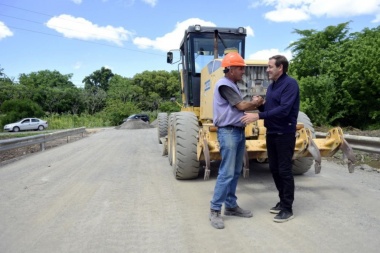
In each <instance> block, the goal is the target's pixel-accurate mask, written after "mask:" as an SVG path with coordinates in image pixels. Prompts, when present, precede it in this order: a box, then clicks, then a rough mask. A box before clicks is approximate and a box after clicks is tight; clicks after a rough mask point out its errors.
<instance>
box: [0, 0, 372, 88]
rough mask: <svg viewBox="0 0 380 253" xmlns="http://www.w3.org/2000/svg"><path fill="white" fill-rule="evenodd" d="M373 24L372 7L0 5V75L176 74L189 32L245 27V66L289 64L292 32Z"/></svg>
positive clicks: (312, 0)
mask: <svg viewBox="0 0 380 253" xmlns="http://www.w3.org/2000/svg"><path fill="white" fill-rule="evenodd" d="M344 22H350V24H349V28H350V32H360V31H362V30H363V29H365V28H370V29H371V28H374V27H378V26H379V25H380V0H229V1H227V0H218V1H214V0H191V1H188V0H0V69H3V73H4V74H6V76H7V77H9V78H12V79H14V81H16V82H17V81H18V77H19V75H20V74H30V73H32V72H38V71H42V70H50V71H58V72H60V73H61V74H63V75H67V74H72V75H73V76H72V78H71V79H70V80H71V81H72V82H73V83H74V84H75V85H76V86H78V87H83V83H82V80H83V79H84V78H85V77H86V76H89V75H91V74H92V73H93V72H95V71H97V70H100V69H101V68H102V67H106V68H109V69H111V70H112V72H113V73H114V74H118V75H121V76H123V77H129V78H132V77H133V76H134V75H136V74H139V73H142V72H144V71H159V70H166V71H171V70H177V69H178V66H177V65H170V64H167V63H166V52H168V51H169V50H172V49H178V48H179V45H180V42H181V40H182V38H183V35H184V31H185V30H186V29H187V28H188V27H189V26H190V25H195V24H200V25H203V26H218V27H236V28H237V27H245V28H246V30H247V38H246V55H245V58H246V59H257V60H267V59H268V58H269V57H270V56H273V55H275V54H283V55H285V56H286V57H287V58H288V59H289V60H291V58H292V54H291V51H290V49H289V48H288V46H289V44H290V43H292V42H294V41H297V40H298V39H300V38H301V37H300V36H299V35H298V34H296V33H295V32H294V31H295V30H296V29H297V30H310V29H313V30H316V31H322V30H324V29H325V28H326V27H327V26H330V25H333V26H336V25H338V24H340V23H344Z"/></svg>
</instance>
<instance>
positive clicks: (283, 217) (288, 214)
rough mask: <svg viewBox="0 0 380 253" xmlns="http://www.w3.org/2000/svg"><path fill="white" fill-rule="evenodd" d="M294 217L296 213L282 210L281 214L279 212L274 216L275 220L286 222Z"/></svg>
mask: <svg viewBox="0 0 380 253" xmlns="http://www.w3.org/2000/svg"><path fill="white" fill-rule="evenodd" d="M293 218H294V215H293V213H292V212H289V211H286V210H281V211H280V213H279V214H277V215H276V216H275V217H274V218H273V221H274V222H285V221H288V220H291V219H293Z"/></svg>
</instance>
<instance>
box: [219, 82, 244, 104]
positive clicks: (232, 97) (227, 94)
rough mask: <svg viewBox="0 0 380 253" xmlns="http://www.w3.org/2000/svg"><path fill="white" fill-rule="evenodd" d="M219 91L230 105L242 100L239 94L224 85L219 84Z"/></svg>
mask: <svg viewBox="0 0 380 253" xmlns="http://www.w3.org/2000/svg"><path fill="white" fill-rule="evenodd" d="M219 93H220V95H221V96H222V97H223V98H224V99H225V100H227V101H228V103H229V104H230V105H231V106H235V105H237V104H239V103H240V102H241V101H243V99H242V98H241V97H240V95H239V94H237V93H236V92H235V91H234V90H233V89H231V88H230V87H228V86H226V85H222V86H220V88H219Z"/></svg>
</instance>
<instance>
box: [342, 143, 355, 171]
mask: <svg viewBox="0 0 380 253" xmlns="http://www.w3.org/2000/svg"><path fill="white" fill-rule="evenodd" d="M340 150H342V152H343V156H344V157H346V158H347V160H348V162H347V165H348V171H349V172H350V173H353V172H354V168H355V160H356V158H355V155H354V152H353V151H352V148H351V146H350V145H349V144H348V142H347V141H346V140H345V139H344V138H343V136H342V144H340Z"/></svg>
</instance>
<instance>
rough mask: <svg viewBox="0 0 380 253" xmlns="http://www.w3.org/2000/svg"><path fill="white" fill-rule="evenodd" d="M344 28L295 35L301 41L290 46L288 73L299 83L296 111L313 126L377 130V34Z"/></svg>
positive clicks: (379, 89) (379, 34) (379, 66)
mask: <svg viewBox="0 0 380 253" xmlns="http://www.w3.org/2000/svg"><path fill="white" fill-rule="evenodd" d="M348 24H349V22H347V23H342V24H339V25H337V26H328V27H327V28H325V29H324V30H323V31H315V30H303V31H302V30H295V32H296V33H298V34H300V35H301V36H302V38H301V39H300V40H298V41H295V42H293V43H291V44H290V46H289V48H291V49H292V52H293V53H294V58H293V59H292V60H291V63H290V68H289V73H290V75H293V76H294V77H296V78H297V79H299V84H300V91H301V93H300V94H301V109H302V110H303V111H304V112H305V113H307V114H308V115H309V117H310V118H311V119H312V121H313V122H314V121H316V122H318V123H319V124H332V125H341V126H353V127H358V128H366V127H369V126H371V125H377V126H378V119H379V117H380V111H379V109H378V108H380V100H379V97H380V93H379V92H380V87H379V86H380V85H379V82H378V80H380V76H379V75H380V74H379V73H380V63H379V61H378V59H379V57H380V52H379V50H378V45H379V43H380V30H379V27H378V28H374V29H368V28H366V29H364V30H363V31H362V32H357V33H351V34H349V33H348V31H349V28H348ZM321 113H323V115H322V116H321V115H320V114H321ZM323 117H325V120H323Z"/></svg>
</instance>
